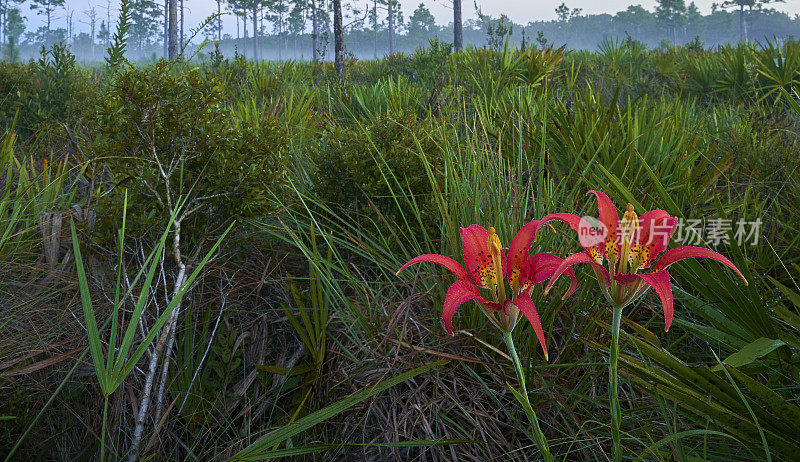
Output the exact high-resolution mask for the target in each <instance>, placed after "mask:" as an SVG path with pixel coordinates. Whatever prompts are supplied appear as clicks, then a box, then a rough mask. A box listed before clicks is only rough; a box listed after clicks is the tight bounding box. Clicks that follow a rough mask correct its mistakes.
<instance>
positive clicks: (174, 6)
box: [168, 0, 178, 61]
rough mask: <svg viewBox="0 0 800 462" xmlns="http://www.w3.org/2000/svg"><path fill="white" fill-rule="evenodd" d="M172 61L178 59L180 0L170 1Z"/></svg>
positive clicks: (169, 50) (170, 57)
mask: <svg viewBox="0 0 800 462" xmlns="http://www.w3.org/2000/svg"><path fill="white" fill-rule="evenodd" d="M168 54H169V59H170V61H172V60H174V59H175V58H177V57H178V0H169V49H168Z"/></svg>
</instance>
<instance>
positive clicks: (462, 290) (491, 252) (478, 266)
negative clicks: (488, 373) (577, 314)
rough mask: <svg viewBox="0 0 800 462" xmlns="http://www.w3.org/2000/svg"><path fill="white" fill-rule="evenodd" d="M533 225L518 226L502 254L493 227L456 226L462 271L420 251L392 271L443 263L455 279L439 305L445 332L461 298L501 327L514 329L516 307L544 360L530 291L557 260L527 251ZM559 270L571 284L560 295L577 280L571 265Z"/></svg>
mask: <svg viewBox="0 0 800 462" xmlns="http://www.w3.org/2000/svg"><path fill="white" fill-rule="evenodd" d="M538 227H539V225H538V223H537V222H535V221H532V222H530V223H528V224H527V225H525V226H523V227H522V229H520V230H519V232H518V233H517V235H516V236H515V237H514V240H513V241H512V242H511V246H510V247H509V249H508V253H504V252H503V247H502V245H501V243H500V239H499V238H498V237H497V234H496V233H495V230H494V228H489V229H488V230H487V229H486V228H484V227H483V226H480V225H471V226H469V227H467V228H461V241H462V248H463V251H464V263H465V264H466V270H465V269H464V267H463V266H461V264H460V263H458V262H457V261H455V260H453V259H452V258H450V257H446V256H444V255H438V254H423V255H420V256H418V257H414V258H412V259H411V260H409V261H408V262H407V263H406V264H405V265H403V266H402V267H401V268H400V269H399V270H398V271H397V274H400V272H401V271H403V270H404V269H406V268H408V267H409V266H410V265H413V264H414V263H419V262H429V263H436V264H439V265H442V266H444V267H445V268H447V269H448V270H450V272H451V273H453V274H455V275H456V277H457V278H458V280H457V281H456V282H454V283H453V284H452V285H450V287H449V288H448V289H447V295H446V296H445V300H444V308H443V310H442V321H444V327H445V330H446V331H447V333H448V334H450V335H453V327H452V326H453V315H454V314H455V312H456V310H458V308H459V307H460V306H461V305H463V304H464V303H466V302H468V301H470V300H476V301H477V302H478V304H479V305H480V306H481V308H482V309H483V312H484V313H485V314H486V316H487V317H488V318H489V320H490V321H491V322H492V324H494V325H495V326H496V327H497V328H499V329H500V330H503V331H506V332H510V331H512V330H513V329H514V326H515V325H516V323H517V319H518V317H519V313H520V312H522V314H523V315H524V316H525V317H526V318H527V319H528V322H530V324H531V326H532V327H533V330H534V332H536V337H537V338H538V339H539V343H540V344H541V345H542V350H543V351H544V356H545V359H547V345H546V344H545V339H544V331H543V330H542V324H541V322H540V321H539V313H538V312H537V311H536V306H534V304H533V300H531V295H530V293H531V290H532V289H533V285H534V284H538V283H540V282H543V281H545V280H547V279H548V278H550V277H551V276H552V275H553V274H554V272H555V271H556V269H557V268H559V265H561V263H562V260H561V259H560V258H558V257H556V256H555V255H552V254H549V253H538V254H536V255H533V256H530V257H529V256H528V251H529V249H530V246H531V242H532V240H533V233H534V231H535V230H536V229H538ZM565 272H566V273H567V274H569V275H570V276H571V277H572V284H571V286H570V288H569V291H568V292H567V294H566V295H565V298H566V297H567V296H568V295H570V294H571V293H572V292H574V291H575V288H576V287H577V280H576V279H575V273H574V272H573V271H572V270H571V269H569V268H567V269H565V270H564V271H561V273H560V274H564V273H565ZM506 280H508V283H509V286H510V289H511V297H510V298H507V297H506ZM481 288H483V289H489V290H490V291H491V294H492V300H489V299H486V298H484V297H483V296H482V295H481V294H480V289H481Z"/></svg>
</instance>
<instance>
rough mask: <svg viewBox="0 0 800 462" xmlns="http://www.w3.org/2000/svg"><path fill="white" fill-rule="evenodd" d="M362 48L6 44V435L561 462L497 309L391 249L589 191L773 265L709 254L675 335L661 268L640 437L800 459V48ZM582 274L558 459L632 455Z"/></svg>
mask: <svg viewBox="0 0 800 462" xmlns="http://www.w3.org/2000/svg"><path fill="white" fill-rule="evenodd" d="M345 69H346V70H345V73H344V75H343V76H342V77H341V78H340V77H339V76H337V74H336V72H335V71H334V68H333V65H332V64H331V63H316V64H314V63H300V62H291V61H289V62H284V63H267V62H258V63H256V62H249V61H246V60H244V59H241V58H236V59H230V60H229V59H222V58H221V57H217V59H214V60H210V61H207V62H203V63H197V62H192V61H188V62H180V61H178V62H167V61H163V60H162V61H160V62H158V63H156V64H153V65H147V66H135V65H130V64H124V63H123V64H120V65H118V66H116V67H115V68H111V67H106V68H84V67H81V66H79V65H77V64H76V63H75V60H74V58H73V57H71V55H70V54H69V52H68V51H67V50H66V49H65V48H63V47H59V46H57V45H56V46H54V47H52V48H51V49H50V50H47V51H46V53H43V56H42V58H41V59H40V60H39V61H37V62H30V63H22V64H20V63H0V131H2V133H1V134H2V139H0V455H2V456H3V457H6V460H33V459H45V460H52V459H58V460H94V459H100V458H101V457H102V458H107V459H108V460H121V459H129V460H138V459H141V460H147V459H148V458H152V460H226V459H229V458H230V459H233V460H262V459H265V458H277V457H288V456H293V457H295V458H298V459H299V460H306V459H307V460H476V461H485V460H538V459H539V458H540V454H539V452H538V449H537V446H536V444H535V441H534V439H535V435H534V434H533V433H532V432H531V431H530V428H529V426H528V423H527V420H526V414H525V409H523V407H522V406H521V405H520V404H519V402H518V401H517V399H515V396H514V394H513V393H512V391H511V390H510V389H509V385H510V386H513V387H515V388H517V389H519V388H520V387H519V385H520V384H518V383H517V375H515V370H514V368H513V367H512V365H511V363H510V362H509V361H508V357H507V356H506V355H505V353H504V352H503V351H504V347H503V341H502V338H501V337H500V336H498V335H497V333H496V332H495V331H494V330H493V328H492V326H491V325H490V324H489V323H487V322H486V318H485V317H483V315H482V314H481V313H480V311H479V310H478V309H477V305H474V306H473V305H464V307H462V308H461V309H460V310H459V312H458V313H457V314H456V316H455V320H454V331H455V335H454V336H452V337H451V336H449V335H447V334H446V333H445V330H444V329H443V328H442V321H441V313H442V311H441V310H442V304H443V302H444V298H445V292H446V288H447V286H448V284H449V282H451V280H452V277H450V276H449V274H445V273H446V272H443V271H438V270H436V271H435V272H431V269H430V268H427V267H426V268H424V269H413V270H406V271H405V272H403V273H402V274H400V275H399V276H398V275H396V272H397V271H398V269H399V268H400V267H401V266H402V265H403V263H405V262H406V261H408V260H409V259H410V258H412V257H414V256H416V255H419V254H425V253H433V254H443V255H448V256H451V257H453V258H455V259H456V260H460V259H461V251H462V250H461V241H460V239H459V228H461V227H467V226H469V225H471V224H473V223H477V224H481V225H483V226H485V227H487V228H488V227H490V226H492V227H494V228H495V229H496V230H497V234H498V235H499V236H500V238H501V240H502V241H503V242H506V243H507V242H510V241H511V238H512V237H514V232H515V231H516V230H518V229H519V228H520V227H522V226H523V225H524V224H525V223H527V222H529V221H530V220H533V219H537V218H541V217H543V216H545V215H547V214H549V213H554V212H560V211H564V210H570V211H573V212H574V213H577V214H579V215H587V214H588V215H593V214H594V213H595V210H594V209H593V208H592V207H593V204H594V203H593V202H592V201H591V200H589V197H587V196H586V191H587V190H590V189H591V190H601V191H604V192H605V193H606V194H608V195H609V197H610V198H611V199H612V200H613V202H614V203H615V204H616V205H617V206H618V208H622V209H623V210H624V207H623V206H624V204H626V203H631V204H634V205H635V206H636V208H637V209H639V210H649V209H664V210H666V211H667V212H669V214H670V215H673V216H676V217H678V218H682V219H684V220H685V222H686V223H692V222H695V225H696V226H695V229H699V230H700V231H702V232H700V233H696V234H694V235H691V237H692V238H694V239H695V244H696V245H702V246H705V247H709V248H712V249H715V250H717V251H718V252H720V253H723V254H724V255H726V256H727V257H728V258H730V259H731V260H732V261H733V262H734V263H735V264H736V266H737V267H738V268H739V269H740V270H741V271H742V273H743V274H744V276H745V277H746V278H747V280H748V281H749V285H747V286H745V285H744V284H743V283H742V282H741V280H740V279H738V278H737V277H736V276H735V275H733V274H732V273H730V272H729V271H727V270H726V269H724V268H723V267H721V266H720V265H718V264H716V263H714V262H710V263H707V262H705V261H695V260H692V261H685V262H681V263H680V264H678V265H675V266H674V267H672V268H671V276H672V282H673V284H674V294H675V321H674V323H673V326H672V328H671V329H670V330H669V331H668V332H664V319H663V315H662V311H661V305H660V302H659V299H658V297H657V296H656V295H655V294H654V293H653V292H652V291H651V292H650V293H648V294H647V295H646V296H645V297H644V298H642V299H640V300H639V301H638V302H636V303H634V304H632V305H630V306H629V307H627V308H626V309H625V311H624V313H623V319H622V334H621V337H620V347H621V354H620V357H619V370H620V374H621V386H620V399H619V404H620V406H621V408H622V423H621V429H622V447H623V449H624V458H625V459H631V460H634V459H637V457H638V458H639V459H638V460H665V461H667V460H748V461H750V460H793V459H794V460H796V457H797V454H799V453H800V403H798V401H797V399H798V396H800V232H799V231H800V230H799V229H798V227H800V156H798V152H800V151H799V150H798V149H799V148H800V146H799V145H798V143H799V142H800V105H798V94H797V92H798V91H800V41H791V40H789V41H785V42H783V43H777V42H772V41H769V40H765V41H764V42H762V43H756V44H741V45H738V46H724V47H720V48H716V49H712V50H709V49H705V48H703V46H702V45H701V44H700V43H698V42H693V43H690V44H688V45H686V46H684V47H674V46H673V47H666V48H662V49H658V50H649V49H647V47H646V46H644V45H643V44H641V43H638V42H635V41H632V40H630V39H629V40H628V41H625V42H615V41H607V42H604V43H603V44H602V45H601V47H600V49H599V51H597V52H588V51H569V50H566V49H563V48H549V47H545V48H542V47H527V48H525V49H519V48H517V49H512V48H510V47H509V46H508V45H506V46H505V47H500V48H499V49H497V50H489V49H474V48H473V49H468V50H467V51H464V52H461V53H451V52H450V47H449V46H448V45H446V44H442V43H439V42H436V41H432V42H431V43H430V44H429V46H427V47H425V48H419V49H418V50H417V51H416V52H414V53H413V54H395V55H391V56H390V57H387V58H385V59H381V60H375V61H355V60H351V61H349V62H347V63H346V68H345ZM698 223H699V224H698ZM745 224H746V225H748V226H747V227H744V228H743V227H742V225H745ZM712 230H713V232H711V231H712ZM683 231H684V232H686V230H683ZM743 232H746V233H747V235H746V236H742V235H741V233H743ZM686 237H687V236H686V235H684V238H686ZM743 237H744V239H743ZM576 247H577V246H576V245H575V240H574V239H573V238H572V236H569V235H568V234H567V233H566V232H565V231H564V228H562V227H558V226H556V227H555V231H553V230H548V232H544V233H542V236H541V237H540V238H539V239H538V240H537V241H536V242H535V243H534V245H533V249H531V250H532V253H536V252H539V251H545V250H546V251H548V252H553V253H556V254H558V255H561V256H565V255H568V254H570V253H573V252H574V251H575V250H576ZM415 268H416V267H415ZM420 268H421V267H420ZM576 274H577V278H578V286H577V291H576V292H575V293H574V294H572V295H571V296H570V297H568V298H566V299H565V300H561V298H560V294H561V293H562V292H561V291H560V290H554V291H553V292H551V293H549V294H548V295H546V296H545V295H544V294H543V291H542V290H538V289H537V290H535V291H534V292H533V300H534V302H535V304H536V306H537V308H538V311H539V315H540V317H541V323H542V325H543V327H544V332H545V336H546V339H547V344H548V350H549V359H548V361H545V360H544V358H543V356H542V354H541V348H540V347H539V342H538V340H537V338H536V336H535V334H534V332H533V330H532V329H530V328H529V327H528V326H523V327H521V328H519V329H517V330H516V332H515V337H516V344H517V349H518V351H519V353H520V359H521V363H522V368H523V370H524V375H525V377H526V378H527V384H526V385H527V390H528V392H529V393H530V396H531V402H533V403H534V404H535V406H534V411H535V413H536V415H537V416H538V421H539V422H540V423H541V430H542V433H543V434H544V436H545V437H546V439H547V441H548V442H549V446H550V450H551V451H552V453H553V455H554V456H555V458H556V459H559V460H610V459H613V456H612V454H611V452H612V449H611V448H612V444H611V431H610V422H609V418H608V416H609V414H610V410H609V403H608V400H607V398H606V397H607V395H608V387H609V385H608V380H607V375H608V357H609V343H610V338H611V326H610V322H611V321H610V320H611V315H610V309H609V307H608V304H607V303H606V301H605V300H604V299H603V298H602V297H598V295H597V292H596V291H595V290H594V286H593V276H594V275H593V274H592V272H591V271H590V270H589V269H588V268H581V267H576ZM559 287H560V286H559ZM523 388H524V387H523Z"/></svg>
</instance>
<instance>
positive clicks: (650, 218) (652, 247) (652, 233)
mask: <svg viewBox="0 0 800 462" xmlns="http://www.w3.org/2000/svg"><path fill="white" fill-rule="evenodd" d="M677 225H678V219H677V218H676V217H673V216H671V215H670V214H669V213H667V212H666V211H664V210H650V211H649V212H646V213H644V214H643V215H642V216H640V217H639V230H638V232H637V234H638V237H637V240H636V245H635V246H634V248H632V249H631V256H632V258H633V259H634V260H636V261H635V263H636V268H647V267H649V266H650V262H651V261H652V260H653V258H655V257H656V256H657V255H658V254H660V253H661V252H663V251H664V250H666V249H667V244H668V243H669V238H670V236H672V233H673V232H675V227H676V226H677Z"/></svg>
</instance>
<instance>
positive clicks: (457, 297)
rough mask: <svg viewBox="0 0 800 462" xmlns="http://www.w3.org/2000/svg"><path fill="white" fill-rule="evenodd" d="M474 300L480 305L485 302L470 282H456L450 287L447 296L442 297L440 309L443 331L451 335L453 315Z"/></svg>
mask: <svg viewBox="0 0 800 462" xmlns="http://www.w3.org/2000/svg"><path fill="white" fill-rule="evenodd" d="M475 299H477V300H478V301H479V302H481V303H486V302H487V301H486V299H484V298H483V297H481V296H480V294H479V293H478V288H477V287H475V285H474V284H472V283H471V282H468V281H464V280H458V281H456V282H454V283H452V284H451V285H450V287H449V288H448V289H447V295H445V297H444V307H443V309H442V321H444V329H445V330H446V331H447V333H448V334H450V335H453V315H454V314H456V310H458V308H459V307H460V306H461V305H463V304H464V303H467V302H468V301H470V300H475Z"/></svg>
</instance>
